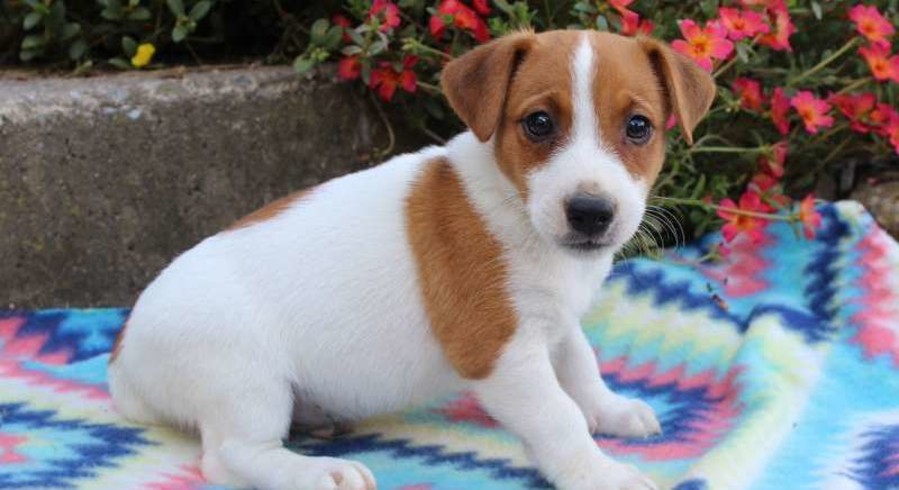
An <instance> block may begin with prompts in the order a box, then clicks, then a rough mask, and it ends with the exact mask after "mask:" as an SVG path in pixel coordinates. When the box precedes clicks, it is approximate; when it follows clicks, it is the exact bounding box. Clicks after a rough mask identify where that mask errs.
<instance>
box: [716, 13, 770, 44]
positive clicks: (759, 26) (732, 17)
mask: <svg viewBox="0 0 899 490" xmlns="http://www.w3.org/2000/svg"><path fill="white" fill-rule="evenodd" d="M718 13H719V14H721V23H722V24H723V25H724V27H725V28H726V29H727V35H728V37H730V38H731V39H733V40H734V41H739V40H741V39H746V38H747V37H754V36H755V35H756V34H767V33H768V31H770V30H771V28H770V27H768V24H766V23H765V18H764V17H763V16H762V14H760V13H758V12H753V11H752V10H737V9H735V8H729V7H721V8H719V9H718Z"/></svg>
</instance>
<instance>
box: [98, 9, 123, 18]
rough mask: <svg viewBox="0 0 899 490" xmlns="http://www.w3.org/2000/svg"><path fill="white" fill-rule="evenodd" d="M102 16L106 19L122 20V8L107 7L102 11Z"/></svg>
mask: <svg viewBox="0 0 899 490" xmlns="http://www.w3.org/2000/svg"><path fill="white" fill-rule="evenodd" d="M100 17H103V18H104V19H106V20H121V19H122V9H121V8H113V7H107V8H105V9H103V10H102V11H101V12H100Z"/></svg>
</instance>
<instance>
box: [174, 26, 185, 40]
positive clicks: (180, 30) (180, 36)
mask: <svg viewBox="0 0 899 490" xmlns="http://www.w3.org/2000/svg"><path fill="white" fill-rule="evenodd" d="M187 34H188V32H187V28H186V27H184V26H181V25H177V26H175V28H174V29H172V41H174V42H176V43H180V42H181V41H183V40H184V38H186V37H187Z"/></svg>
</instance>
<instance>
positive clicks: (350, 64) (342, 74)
mask: <svg viewBox="0 0 899 490" xmlns="http://www.w3.org/2000/svg"><path fill="white" fill-rule="evenodd" d="M361 73H362V63H360V62H359V57H358V56H344V57H343V58H341V59H340V61H338V62H337V78H339V79H341V80H344V81H349V80H355V79H357V78H359V75H360V74H361Z"/></svg>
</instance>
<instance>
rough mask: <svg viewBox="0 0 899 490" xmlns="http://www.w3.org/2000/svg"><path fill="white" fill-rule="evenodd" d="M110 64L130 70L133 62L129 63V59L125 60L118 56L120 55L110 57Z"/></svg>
mask: <svg viewBox="0 0 899 490" xmlns="http://www.w3.org/2000/svg"><path fill="white" fill-rule="evenodd" d="M109 64H110V65H112V66H114V67H116V68H119V69H122V70H130V69H131V63H128V62H127V61H125V60H123V59H122V58H118V57H117V58H110V60H109Z"/></svg>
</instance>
